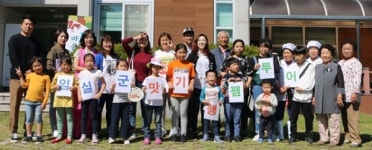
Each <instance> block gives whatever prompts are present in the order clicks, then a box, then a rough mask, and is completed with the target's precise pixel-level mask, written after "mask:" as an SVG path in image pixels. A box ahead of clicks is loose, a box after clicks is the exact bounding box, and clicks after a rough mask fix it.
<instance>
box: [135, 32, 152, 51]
mask: <svg viewBox="0 0 372 150" xmlns="http://www.w3.org/2000/svg"><path fill="white" fill-rule="evenodd" d="M137 43H138V47H140V48H145V47H146V46H147V45H149V36H148V35H147V34H146V35H144V36H142V38H140V39H139V40H138V41H137Z"/></svg>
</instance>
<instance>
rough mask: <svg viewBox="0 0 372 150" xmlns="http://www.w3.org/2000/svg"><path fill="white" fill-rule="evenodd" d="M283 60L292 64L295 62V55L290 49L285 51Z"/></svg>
mask: <svg viewBox="0 0 372 150" xmlns="http://www.w3.org/2000/svg"><path fill="white" fill-rule="evenodd" d="M283 59H284V61H286V62H291V61H292V60H293V53H292V51H291V50H289V49H284V51H283Z"/></svg>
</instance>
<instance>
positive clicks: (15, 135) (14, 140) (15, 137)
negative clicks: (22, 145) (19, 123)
mask: <svg viewBox="0 0 372 150" xmlns="http://www.w3.org/2000/svg"><path fill="white" fill-rule="evenodd" d="M18 140H19V139H18V133H13V134H12V137H10V142H12V143H15V142H18Z"/></svg>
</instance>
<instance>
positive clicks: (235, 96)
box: [228, 82, 244, 103]
mask: <svg viewBox="0 0 372 150" xmlns="http://www.w3.org/2000/svg"><path fill="white" fill-rule="evenodd" d="M228 91H229V102H230V103H243V102H244V92H243V82H229V90H228Z"/></svg>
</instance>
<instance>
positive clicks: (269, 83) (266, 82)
mask: <svg viewBox="0 0 372 150" xmlns="http://www.w3.org/2000/svg"><path fill="white" fill-rule="evenodd" d="M264 84H268V85H270V86H272V83H271V81H270V80H267V79H266V80H263V81H262V85H264Z"/></svg>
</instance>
